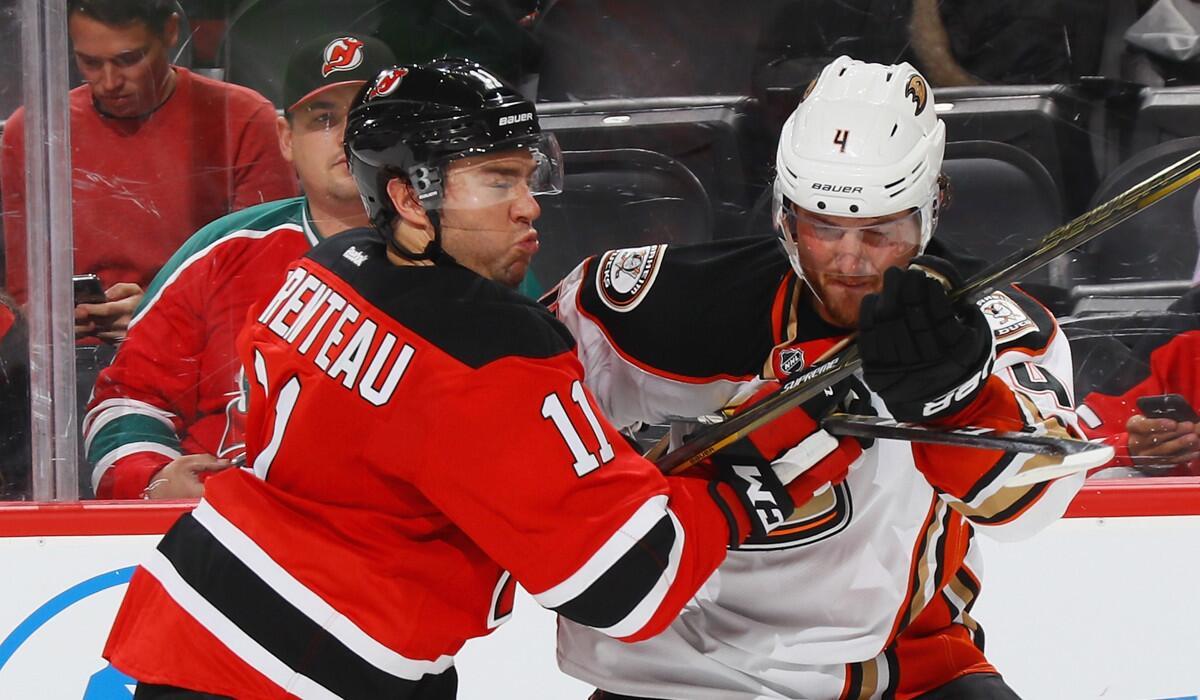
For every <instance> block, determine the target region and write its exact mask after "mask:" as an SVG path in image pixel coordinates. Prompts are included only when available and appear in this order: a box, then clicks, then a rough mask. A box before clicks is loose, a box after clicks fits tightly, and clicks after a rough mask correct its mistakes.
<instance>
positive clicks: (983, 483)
mask: <svg viewBox="0 0 1200 700" xmlns="http://www.w3.org/2000/svg"><path fill="white" fill-rule="evenodd" d="M1016 457H1017V454H1016V453H1015V452H1005V453H1004V456H1003V457H1001V458H1000V459H999V460H997V461H996V464H995V465H993V466H992V468H991V469H989V470H987V472H985V473H984V475H983V476H982V477H980V478H979V481H976V482H975V485H974V486H972V487H971V488H970V489H969V490H968V491H967V492H966V493H965V494H963V497H962V502H963V503H970V502H971V501H974V500H975V498H976V497H977V496H979V494H980V493H981V492H982V491H983V490H984V489H985V488H987V487H988V484H991V483H992V482H993V481H995V480H996V477H998V476H1000V474H1001V473H1002V472H1003V471H1004V470H1005V469H1008V465H1010V464H1012V461H1013V460H1014V459H1016Z"/></svg>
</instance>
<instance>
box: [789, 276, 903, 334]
mask: <svg viewBox="0 0 1200 700" xmlns="http://www.w3.org/2000/svg"><path fill="white" fill-rule="evenodd" d="M804 278H805V279H804V281H805V283H806V284H807V285H808V290H807V294H806V295H805V297H806V299H805V300H802V303H804V302H805V301H807V303H811V304H812V305H813V307H814V309H816V311H817V313H818V314H819V315H820V316H821V318H823V319H824V320H826V321H828V322H829V323H831V324H833V325H835V326H837V327H839V328H845V329H848V330H852V329H855V328H858V319H859V311H860V310H861V308H862V300H863V299H864V298H865V297H866V296H867V295H868V294H875V293H878V292H879V291H880V290H881V289H882V288H883V278H882V276H879V275H875V276H872V278H871V281H870V282H869V283H867V284H863V285H861V286H860V287H855V288H853V289H852V288H849V287H845V286H841V285H836V284H826V283H825V280H823V279H822V277H821V276H820V275H819V274H811V275H810V274H807V273H806V274H805V275H804Z"/></svg>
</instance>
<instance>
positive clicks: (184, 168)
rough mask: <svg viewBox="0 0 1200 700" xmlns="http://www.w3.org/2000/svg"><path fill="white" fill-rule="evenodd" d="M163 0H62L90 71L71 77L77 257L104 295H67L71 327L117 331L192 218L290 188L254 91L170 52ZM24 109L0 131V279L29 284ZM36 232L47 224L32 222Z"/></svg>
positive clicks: (83, 67)
mask: <svg viewBox="0 0 1200 700" xmlns="http://www.w3.org/2000/svg"><path fill="white" fill-rule="evenodd" d="M174 7H175V3H174V2H172V1H171V0H68V3H67V12H68V30H69V33H70V38H71V44H72V50H73V52H74V57H75V62H76V64H77V65H78V66H79V70H80V72H81V73H82V74H83V78H84V81H85V83H86V84H85V85H82V86H80V87H78V88H76V89H74V90H72V91H71V96H70V105H71V116H70V121H71V127H70V128H71V164H72V199H73V205H74V206H73V211H74V222H75V271H76V272H77V273H95V274H97V275H99V276H100V280H101V282H102V283H103V284H104V286H105V289H106V296H107V298H108V301H107V303H102V304H81V305H79V306H77V307H76V313H75V318H76V325H75V331H76V335H77V336H81V337H82V336H96V337H99V338H101V339H104V340H107V341H116V340H119V339H120V338H122V337H123V336H124V333H125V328H126V326H127V325H128V323H129V319H130V316H131V314H132V312H133V309H134V307H135V306H136V305H137V303H138V301H139V299H140V298H141V296H142V290H143V288H144V287H145V286H146V285H147V284H148V283H149V282H150V280H151V279H152V278H153V277H154V274H155V273H156V272H157V271H158V269H159V267H161V266H162V264H163V263H164V262H165V261H166V259H167V258H168V257H169V256H170V255H171V252H172V251H174V250H175V249H176V248H178V247H179V245H180V244H181V243H182V242H183V241H184V240H186V239H187V237H188V236H189V235H191V234H192V232H194V231H195V230H196V229H198V228H200V227H201V226H203V225H204V224H206V223H208V222H209V221H212V220H213V219H215V218H217V217H220V216H224V215H225V214H228V213H229V212H231V211H233V210H236V209H241V208H244V207H247V206H250V205H252V204H258V203H261V202H265V201H269V200H273V199H279V198H281V197H289V196H293V195H295V194H296V181H295V177H294V176H293V175H292V173H291V170H290V168H289V167H288V164H287V162H286V161H285V160H284V158H283V154H282V153H281V152H280V150H279V143H278V140H277V139H276V138H275V111H274V108H273V107H272V106H271V104H270V103H269V102H268V101H267V100H266V99H265V98H263V97H262V96H261V95H259V94H258V93H256V92H254V91H252V90H248V89H246V88H242V87H237V86H233V85H228V84H225V83H221V82H217V81H213V80H209V79H207V78H203V77H201V76H198V75H195V74H193V73H191V72H189V71H188V70H186V69H184V68H181V67H178V66H173V65H171V64H170V62H169V59H168V50H169V49H170V48H171V47H172V46H174V45H175V44H176V42H177V41H178V38H179V16H178V15H177V14H175V12H174ZM24 119H25V112H24V109H18V110H17V111H16V112H15V113H14V114H13V115H12V117H11V118H10V119H9V120H8V122H7V125H6V128H5V129H4V137H3V157H2V160H3V163H2V165H3V168H2V171H3V192H4V195H3V203H4V230H5V239H6V240H5V244H6V250H7V253H8V255H7V280H6V282H7V289H8V291H9V292H10V293H11V294H12V295H13V296H14V297H15V298H16V300H17V301H18V302H24V300H25V297H26V285H27V282H26V274H27V271H26V226H25V223H26V222H25V157H24V139H25V129H24ZM33 233H34V235H45V232H41V231H35V232H33Z"/></svg>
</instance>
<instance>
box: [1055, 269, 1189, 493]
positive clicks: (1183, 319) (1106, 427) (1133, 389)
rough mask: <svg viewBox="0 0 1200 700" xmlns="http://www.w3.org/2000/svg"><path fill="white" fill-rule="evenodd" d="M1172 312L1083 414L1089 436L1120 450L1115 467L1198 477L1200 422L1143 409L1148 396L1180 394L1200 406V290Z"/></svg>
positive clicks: (1086, 402) (1090, 398)
mask: <svg viewBox="0 0 1200 700" xmlns="http://www.w3.org/2000/svg"><path fill="white" fill-rule="evenodd" d="M1170 310H1171V311H1172V312H1174V313H1173V314H1172V315H1171V316H1170V317H1169V320H1168V321H1167V322H1166V323H1165V324H1164V327H1163V328H1161V329H1159V331H1160V332H1157V333H1154V334H1152V335H1150V336H1148V337H1147V338H1145V339H1144V340H1143V341H1141V342H1139V343H1138V344H1137V345H1136V346H1135V347H1134V348H1133V351H1132V353H1131V357H1130V358H1129V359H1128V360H1126V361H1125V362H1123V363H1121V365H1120V366H1119V367H1118V368H1116V370H1115V371H1113V372H1112V373H1111V375H1110V376H1109V377H1107V378H1106V381H1105V383H1104V384H1103V385H1102V386H1100V387H1098V388H1097V390H1095V391H1092V392H1091V393H1089V394H1088V395H1087V397H1085V398H1084V400H1083V401H1082V405H1080V407H1079V409H1078V413H1079V419H1080V423H1081V425H1083V427H1084V430H1085V431H1086V432H1087V434H1088V436H1089V437H1092V438H1104V439H1105V441H1106V442H1110V443H1111V444H1113V446H1114V447H1116V448H1117V456H1116V458H1115V459H1114V460H1113V461H1112V462H1111V463H1110V465H1109V466H1113V467H1130V466H1132V467H1135V468H1138V467H1143V468H1145V467H1149V468H1148V469H1145V472H1146V473H1147V474H1156V475H1169V476H1185V475H1192V476H1194V475H1200V422H1197V421H1193V420H1186V419H1179V420H1175V419H1171V418H1163V417H1152V416H1147V415H1143V413H1142V411H1141V410H1140V409H1139V407H1138V405H1137V400H1138V398H1140V397H1143V396H1153V395H1158V394H1180V395H1181V396H1182V397H1183V398H1184V400H1185V401H1186V402H1187V403H1189V404H1190V405H1191V406H1192V407H1200V287H1193V288H1192V289H1191V291H1189V292H1188V293H1186V294H1184V295H1183V296H1182V297H1180V299H1179V300H1178V301H1176V302H1175V303H1174V304H1173V305H1172V306H1171V309H1170ZM1163 465H1175V466H1174V467H1173V468H1170V469H1164V468H1163ZM1114 475H1117V474H1116V473H1115V472H1107V473H1104V474H1102V476H1114Z"/></svg>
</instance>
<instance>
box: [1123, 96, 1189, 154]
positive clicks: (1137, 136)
mask: <svg viewBox="0 0 1200 700" xmlns="http://www.w3.org/2000/svg"><path fill="white" fill-rule="evenodd" d="M1187 136H1200V85H1184V86H1179V87H1152V88H1151V87H1148V88H1143V89H1142V90H1141V92H1140V93H1139V94H1138V105H1137V115H1136V117H1135V118H1134V127H1133V139H1132V152H1131V154H1130V155H1132V153H1137V152H1139V151H1142V150H1144V149H1146V148H1150V147H1151V146H1154V145H1156V144H1160V143H1163V142H1165V141H1171V140H1174V139H1178V138H1184V137H1187Z"/></svg>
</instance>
